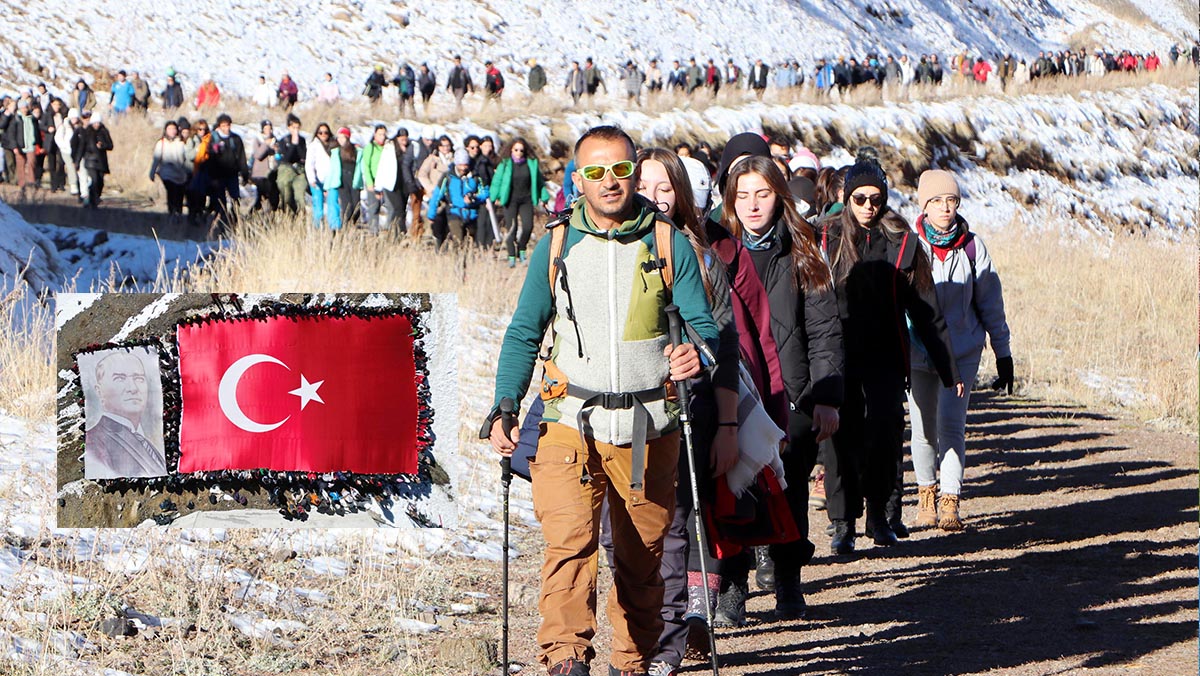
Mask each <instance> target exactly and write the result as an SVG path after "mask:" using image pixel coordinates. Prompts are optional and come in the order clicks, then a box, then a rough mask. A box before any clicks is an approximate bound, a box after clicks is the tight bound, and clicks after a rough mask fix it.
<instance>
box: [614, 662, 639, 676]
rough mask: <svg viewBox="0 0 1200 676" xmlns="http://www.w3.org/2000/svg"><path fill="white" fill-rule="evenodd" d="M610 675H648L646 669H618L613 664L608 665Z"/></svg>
mask: <svg viewBox="0 0 1200 676" xmlns="http://www.w3.org/2000/svg"><path fill="white" fill-rule="evenodd" d="M608 676H648V675H647V673H646V672H644V671H634V670H633V669H618V668H616V667H614V666H613V665H611V664H610V665H608Z"/></svg>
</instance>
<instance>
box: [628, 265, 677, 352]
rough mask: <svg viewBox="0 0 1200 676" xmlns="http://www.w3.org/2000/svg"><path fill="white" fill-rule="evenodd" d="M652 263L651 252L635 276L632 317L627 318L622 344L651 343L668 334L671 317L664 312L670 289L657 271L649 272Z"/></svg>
mask: <svg viewBox="0 0 1200 676" xmlns="http://www.w3.org/2000/svg"><path fill="white" fill-rule="evenodd" d="M650 262H651V257H650V252H649V251H647V252H646V253H645V257H644V260H642V261H639V265H638V268H637V272H635V273H634V275H633V288H632V289H631V290H630V294H629V313H628V314H627V315H626V317H625V332H624V335H623V336H622V337H621V339H622V340H626V341H636V340H651V339H654V338H658V337H660V336H664V335H666V334H667V315H666V313H665V312H663V308H665V307H666V306H667V286H666V284H665V283H664V282H663V278H662V273H661V272H660V271H659V270H658V269H657V267H656V268H654V269H652V270H647V269H646V268H647V267H648V266H649V264H650Z"/></svg>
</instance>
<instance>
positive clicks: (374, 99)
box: [363, 66, 387, 105]
mask: <svg viewBox="0 0 1200 676" xmlns="http://www.w3.org/2000/svg"><path fill="white" fill-rule="evenodd" d="M386 86H387V80H386V79H384V77H383V66H375V70H373V71H371V74H370V75H368V76H367V81H366V83H365V84H364V85H363V95H364V96H366V97H367V100H368V101H370V102H371V105H375V104H376V103H379V99H380V98H382V97H383V88H384V87H386Z"/></svg>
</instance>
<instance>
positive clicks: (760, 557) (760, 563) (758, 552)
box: [754, 546, 775, 592]
mask: <svg viewBox="0 0 1200 676" xmlns="http://www.w3.org/2000/svg"><path fill="white" fill-rule="evenodd" d="M754 562H755V564H756V566H757V570H755V571H754V582H755V584H757V585H758V588H759V589H761V590H763V591H765V592H772V591H775V562H774V561H772V560H771V551H770V548H769V547H766V546H762V547H755V548H754Z"/></svg>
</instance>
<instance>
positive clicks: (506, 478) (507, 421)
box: [500, 397, 517, 674]
mask: <svg viewBox="0 0 1200 676" xmlns="http://www.w3.org/2000/svg"><path fill="white" fill-rule="evenodd" d="M515 409H516V405H515V404H513V400H512V399H509V398H508V397H505V398H503V399H501V400H500V429H502V430H504V438H505V439H511V438H512V430H513V427H516V424H517V414H516V410H515ZM500 485H501V486H503V488H504V550H503V551H504V558H503V559H501V566H500V584H501V585H503V586H504V593H503V595H502V596H501V597H500V599H501V600H500V604H501V605H500V608H501V614H502V617H501V619H500V636H501V653H500V654H501V660H502V664H503V665H504V670H503V671H502V672H501V674H507V673H508V489H509V487H510V486H512V457H511V456H507V455H506V456H504V457H503V458H501V459H500Z"/></svg>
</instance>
